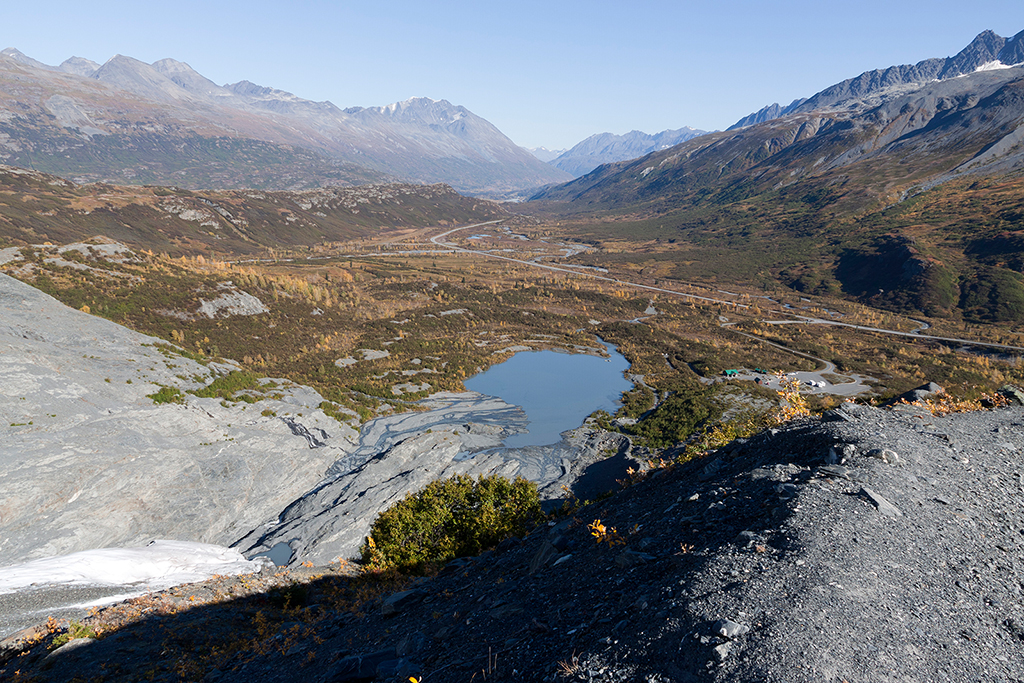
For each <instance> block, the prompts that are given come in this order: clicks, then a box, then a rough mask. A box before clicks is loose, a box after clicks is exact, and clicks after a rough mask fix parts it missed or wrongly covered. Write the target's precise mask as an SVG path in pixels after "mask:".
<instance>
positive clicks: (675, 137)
mask: <svg viewBox="0 0 1024 683" xmlns="http://www.w3.org/2000/svg"><path fill="white" fill-rule="evenodd" d="M705 133H707V131H704V130H697V129H696V128H690V127H689V126H685V127H683V128H680V129H678V130H663V131H661V132H660V133H655V134H653V135H651V134H649V133H643V132H641V131H638V130H633V131H630V132H628V133H626V134H625V135H615V134H613V133H598V134H597V135H591V136H590V137H589V138H587V139H586V140H583V141H582V142H580V143H577V144H576V145H574V146H573V147H572V148H571V149H568V150H565V151H563V152H561V153H558V155H557V156H555V157H554V158H552V159H550V160H549V159H544V156H548V155H544V156H540V155H537V153H536V152H534V155H536V156H538V158H540V159H544V160H545V161H547V162H548V163H549V164H551V165H552V166H555V167H556V168H560V169H562V170H563V171H566V172H567V173H571V174H572V175H573V176H575V177H577V178H579V177H580V176H582V175H586V174H587V173H590V172H591V171H593V170H594V169H595V168H597V167H598V166H600V165H601V164H608V163H612V162H615V161H626V160H628V159H636V158H637V157H642V156H644V155H645V154H650V153H651V152H655V151H657V150H659V149H667V148H669V147H672V146H673V145H678V144H679V143H680V142H685V141H686V140H689V139H691V138H695V137H697V136H698V135H704V134H705ZM544 151H545V152H547V150H544Z"/></svg>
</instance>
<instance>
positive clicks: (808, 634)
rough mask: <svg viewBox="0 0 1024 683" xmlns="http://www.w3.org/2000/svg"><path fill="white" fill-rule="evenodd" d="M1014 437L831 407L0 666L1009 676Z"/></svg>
mask: <svg viewBox="0 0 1024 683" xmlns="http://www.w3.org/2000/svg"><path fill="white" fill-rule="evenodd" d="M1022 449H1024V409H1022V408H1021V407H1020V406H1014V407H1010V408H1005V409H999V410H995V411H992V412H974V413H962V414H956V415H952V416H948V417H932V416H931V415H930V414H929V413H927V412H924V411H922V410H916V409H913V408H910V409H908V408H902V409H897V410H888V409H878V408H869V407H864V406H858V405H854V404H845V405H844V406H843V407H841V408H839V409H837V410H835V411H832V412H831V413H828V414H826V415H825V416H824V417H823V418H821V419H806V420H804V421H801V422H797V423H792V424H790V425H788V426H786V427H785V428H782V429H779V430H771V431H767V432H764V433H762V434H759V435H757V436H755V437H753V438H751V439H750V440H747V441H737V442H734V443H732V444H730V445H728V446H726V447H724V448H722V449H720V450H719V451H718V452H716V453H713V454H712V455H710V456H708V457H706V458H704V459H702V460H699V461H695V462H690V463H687V464H685V465H680V466H676V467H674V468H670V469H659V470H653V471H651V472H650V473H649V474H648V476H646V477H645V478H644V479H643V480H642V481H638V482H637V483H635V484H633V485H632V486H629V487H628V488H627V489H626V490H624V491H622V492H621V493H619V494H617V495H615V496H613V497H612V498H609V499H606V500H604V501H603V502H601V503H598V504H595V505H591V506H588V507H585V508H580V509H577V510H575V511H574V512H572V513H571V514H569V515H566V516H564V517H562V518H560V519H557V520H553V521H552V522H550V523H549V524H548V525H546V526H543V527H541V528H539V529H537V530H535V531H534V532H533V533H531V534H529V535H528V536H527V537H526V538H524V539H521V540H509V541H506V542H504V543H503V544H502V545H501V546H500V547H499V548H498V549H497V550H495V551H493V552H489V553H485V554H484V555H483V556H480V557H478V558H474V559H461V560H456V561H454V562H453V563H451V564H450V565H449V566H448V567H447V568H446V569H445V570H444V571H443V572H441V574H440V575H439V576H437V577H434V578H431V579H419V580H416V581H414V582H412V584H392V583H380V582H378V583H376V584H373V583H366V582H365V578H364V579H360V578H359V577H355V576H352V575H350V573H347V568H344V567H338V566H337V565H334V566H333V567H334V568H333V569H331V568H306V569H299V570H294V571H297V572H302V575H301V576H292V577H289V576H288V575H287V574H281V573H279V574H276V575H270V574H268V572H269V571H270V570H265V571H264V574H262V575H255V576H254V577H249V578H246V577H235V578H233V579H221V580H219V581H220V582H221V583H216V582H214V583H213V584H211V583H205V584H193V585H190V586H183V587H178V588H176V589H172V591H170V592H168V593H167V594H158V595H156V596H151V597H150V598H147V600H148V601H149V602H148V603H146V604H145V606H143V607H133V606H132V605H121V606H117V607H112V608H107V609H106V610H102V611H100V612H99V613H98V614H96V615H95V616H94V617H93V618H92V619H91V620H87V622H89V623H91V624H92V625H93V626H99V627H103V625H104V624H106V623H110V624H115V623H121V621H120V620H123V619H124V616H123V615H124V613H125V611H131V610H135V611H137V612H144V613H145V614H149V615H152V616H143V617H142V618H136V620H134V621H130V622H127V623H123V625H122V626H121V627H120V628H119V630H116V631H114V632H113V633H111V634H109V635H106V636H105V637H102V638H99V639H95V640H94V639H91V638H82V639H77V640H72V641H71V642H70V643H68V644H66V645H64V646H63V647H61V648H59V649H53V650H48V649H47V648H46V645H45V644H46V642H47V640H48V639H49V638H51V637H52V636H46V637H43V638H42V639H41V640H40V641H39V642H38V643H37V644H36V645H35V646H34V647H30V648H28V649H22V648H25V647H26V645H24V644H22V645H17V642H23V641H17V639H8V640H7V641H5V642H4V643H3V645H0V650H2V651H3V652H4V654H3V655H2V656H0V657H2V658H3V659H4V660H8V661H6V664H5V665H4V668H2V669H0V678H2V677H4V676H11V675H12V674H13V673H14V672H15V671H20V672H21V673H20V674H19V675H20V676H21V677H22V679H24V680H41V681H48V680H53V681H57V680H61V681H63V680H70V679H72V678H74V677H75V676H78V677H80V678H81V679H83V680H139V679H148V680H166V681H172V680H173V681H177V680H204V681H249V680H281V681H285V680H289V681H290V680H294V679H295V678H296V677H298V676H301V677H302V678H303V679H305V680H310V681H355V680H395V681H408V680H409V677H410V676H415V677H416V679H417V680H422V681H470V680H477V679H479V680H517V679H518V680H529V681H650V682H662V683H667V682H669V681H673V682H683V681H780V682H781V681H786V682H797V681H799V682H803V681H808V682H809V681H829V682H834V683H842V682H843V681H846V682H847V683H854V682H860V681H863V682H868V681H871V682H877V681H922V682H923V681H1021V680H1024V654H1022V653H1024V608H1022V604H1021V602H1022V601H1021V592H1022V590H1024V503H1022V501H1024V483H1022V481H1021V474H1022V469H1024V468H1022V466H1021V453H1022ZM598 520H600V521H598ZM275 576H276V577H277V578H274V577H275ZM253 581H256V582H260V581H263V582H267V581H276V582H278V586H279V587H278V588H277V589H276V590H277V593H274V592H273V590H272V591H271V592H270V593H261V592H258V591H256V592H252V593H249V594H246V595H242V594H241V593H244V592H245V590H243V588H239V587H240V586H243V584H245V583H246V582H250V583H251V582H253ZM225 582H229V583H230V584H233V585H234V587H232V586H231V585H229V584H226V583H225ZM280 586H284V588H281V587H280ZM282 595H284V596H285V597H284V598H282ZM275 596H276V597H275ZM134 604H140V603H134ZM161 605H163V606H161ZM187 605H198V606H197V607H195V608H192V609H186V606H187ZM172 606H173V607H172ZM146 609H148V610H149V611H148V612H145V610H146ZM19 649H21V653H20V654H15V653H16V651H18V650H19ZM12 657H13V658H12ZM16 680H19V679H16Z"/></svg>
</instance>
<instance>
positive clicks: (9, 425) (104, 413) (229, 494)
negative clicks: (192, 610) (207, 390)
mask: <svg viewBox="0 0 1024 683" xmlns="http://www.w3.org/2000/svg"><path fill="white" fill-rule="evenodd" d="M83 248H84V247H83ZM109 257H110V258H114V259H116V258H118V254H117V253H116V252H113V253H111V254H110V255H109ZM249 312H250V313H252V312H257V311H256V310H253V311H249ZM0 348H2V349H3V353H2V355H0V358H2V361H0V362H2V366H3V377H4V381H3V382H2V383H0V414H2V415H3V421H2V423H0V434H2V440H3V445H2V446H0V473H2V477H3V480H4V500H3V502H2V503H0V553H2V555H3V558H4V560H3V562H4V564H5V565H8V564H14V563H18V562H24V561H27V560H32V559H37V558H40V557H49V556H53V555H60V554H64V553H69V552H75V551H79V550H88V549H92V548H102V547H106V546H110V545H144V544H145V543H147V542H148V541H150V540H152V539H153V538H180V539H182V540H192V541H200V542H204V543H217V544H219V545H228V544H230V543H232V542H234V541H235V540H236V539H237V538H238V537H239V536H242V535H243V534H245V533H248V532H249V531H250V530H251V529H252V528H253V527H255V526H256V525H258V524H260V523H261V522H262V521H263V520H264V519H266V518H267V517H270V516H273V515H275V514H276V513H277V512H278V511H279V510H280V509H281V508H283V507H284V506H285V505H287V504H288V503H289V502H291V500H292V499H294V498H295V497H296V496H298V495H300V494H301V493H302V492H303V491H305V490H306V489H308V488H309V487H311V486H312V485H314V484H315V483H316V482H317V481H318V480H319V479H320V477H321V476H322V475H323V472H324V471H325V470H326V469H327V468H328V467H329V466H330V464H331V463H332V462H334V461H335V460H336V459H337V458H338V456H339V453H340V452H341V450H344V448H346V447H348V446H349V445H350V444H351V440H352V439H353V438H354V437H355V432H354V430H352V429H351V428H350V427H348V426H345V425H342V424H340V423H338V422H336V421H335V420H333V419H331V418H329V417H327V416H326V415H324V414H323V413H322V412H320V411H319V410H318V408H317V406H319V404H320V402H321V401H322V400H323V399H322V398H321V397H320V396H319V395H317V394H316V392H314V391H312V390H310V389H308V388H305V387H299V386H294V385H291V386H286V385H285V384H280V383H275V386H270V384H269V383H268V384H267V385H266V388H265V389H263V390H261V391H258V392H255V393H256V395H257V396H258V398H259V401H258V402H255V403H247V402H244V401H241V402H227V401H221V400H218V399H216V398H199V397H194V396H190V397H189V401H188V402H186V403H184V404H177V403H161V404H157V403H156V402H154V400H153V399H152V398H150V397H149V395H151V394H156V393H157V392H159V391H161V388H162V387H176V388H178V389H180V390H182V391H184V390H187V389H198V388H202V387H203V386H205V385H207V384H209V383H210V382H211V381H212V380H213V379H215V378H216V377H218V376H223V375H225V374H226V373H228V372H230V371H231V370H233V369H235V368H233V367H231V366H227V365H218V364H215V363H214V364H205V365H204V364H200V363H198V362H196V361H194V360H191V359H190V358H187V357H183V356H182V354H180V353H179V352H177V350H176V349H174V347H171V346H170V345H168V344H166V343H164V342H163V341H162V340H160V339H156V338H153V337H147V336H145V335H141V334H138V333H135V332H132V331H130V330H128V329H126V328H123V327H121V326H119V325H116V324H114V323H111V322H109V321H106V320H103V319H101V318H97V317H95V316H91V315H88V314H87V313H82V312H79V311H75V310H72V309H70V308H68V307H66V306H64V305H63V304H60V303H58V302H57V301H55V300H54V299H52V298H50V297H49V296H47V295H45V294H43V293H42V292H40V291H39V290H36V289H34V288H32V287H30V286H28V285H25V284H23V283H21V282H18V281H17V280H14V279H13V278H10V277H8V276H7V275H0ZM264 412H265V413H266V414H263V413H264ZM271 413H273V414H274V416H272V417H271V416H270V415H271ZM300 413H301V414H302V415H300ZM305 434H315V435H318V437H317V441H316V444H315V445H316V446H317V447H315V448H314V447H313V445H314V444H313V443H311V442H310V441H309V440H308V439H307V438H306V436H305ZM339 449H341V450H339Z"/></svg>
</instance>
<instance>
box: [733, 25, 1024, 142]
mask: <svg viewBox="0 0 1024 683" xmlns="http://www.w3.org/2000/svg"><path fill="white" fill-rule="evenodd" d="M1021 65H1024V31H1021V32H1020V33H1018V34H1017V35H1015V36H1013V37H1012V38H1003V37H1002V36H999V35H996V34H995V33H993V32H992V31H983V32H982V33H980V34H978V36H977V37H976V38H975V39H974V40H972V41H971V43H970V45H968V46H967V47H965V48H964V49H963V50H961V51H960V52H958V53H957V54H956V55H954V56H952V57H945V58H932V59H926V60H924V61H921V62H918V63H917V64H902V65H899V66H890V67H888V68H886V69H875V70H873V71H865V72H864V73H862V74H861V75H859V76H856V77H855V78H848V79H847V80H845V81H843V82H841V83H836V84H835V85H833V86H830V87H828V88H825V89H824V90H822V91H821V92H819V93H817V94H816V95H813V96H811V97H809V98H806V99H798V100H795V101H793V102H792V103H791V104H789V105H788V106H785V107H782V106H780V105H779V104H778V103H775V104H771V105H769V106H767V107H764V108H763V109H761V110H759V111H756V112H754V113H752V114H749V115H747V116H745V117H743V118H742V119H740V120H739V121H737V122H736V123H735V124H733V125H732V126H730V128H729V130H733V129H735V128H743V127H745V126H751V125H754V124H757V123H764V122H765V121H770V120H772V119H777V118H780V117H782V116H786V115H787V114H799V113H806V112H812V111H828V110H837V109H851V108H858V107H862V106H865V105H867V106H876V105H878V104H881V103H882V101H883V100H884V99H887V98H892V97H898V96H900V95H902V94H903V93H906V92H908V91H909V90H914V89H917V88H919V87H921V86H923V85H924V84H926V83H928V82H931V81H945V80H949V79H951V78H958V77H960V76H965V75H967V74H972V73H976V72H978V71H990V70H994V69H1006V68H1010V67H1014V66H1021Z"/></svg>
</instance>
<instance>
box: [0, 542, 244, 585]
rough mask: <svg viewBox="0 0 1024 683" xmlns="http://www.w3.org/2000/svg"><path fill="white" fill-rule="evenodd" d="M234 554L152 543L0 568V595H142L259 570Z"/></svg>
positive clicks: (213, 548) (198, 546) (195, 545)
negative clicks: (126, 588) (77, 591)
mask: <svg viewBox="0 0 1024 683" xmlns="http://www.w3.org/2000/svg"><path fill="white" fill-rule="evenodd" d="M262 566H263V565H262V563H261V562H251V561H249V560H247V559H245V558H244V557H242V554H241V553H240V552H238V551H237V550H235V549H234V548H225V547H223V546H219V545H212V544H209V543H193V542H190V541H152V542H151V543H150V544H149V545H147V546H145V547H143V548H100V549H97V550H83V551H82V552H78V553H71V554H70V555H61V556H58V557H48V558H45V559H42V560H33V561H32V562H26V563H25V564H16V565H13V566H10V567H0V593H12V592H14V591H17V590H23V589H26V588H30V587H33V586H43V585H55V584H57V585H77V586H123V585H129V584H141V585H139V586H138V587H139V588H142V589H145V590H147V591H153V590H162V589H164V588H169V587H171V586H176V585H178V584H182V583H191V582H194V581H203V580H205V579H208V578H210V577H211V576H213V575H214V574H247V573H250V572H257V571H259V570H260V569H261V568H262Z"/></svg>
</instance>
